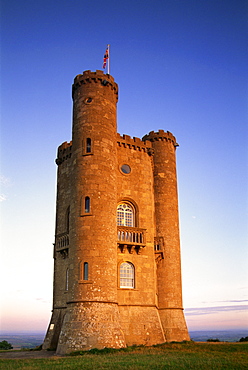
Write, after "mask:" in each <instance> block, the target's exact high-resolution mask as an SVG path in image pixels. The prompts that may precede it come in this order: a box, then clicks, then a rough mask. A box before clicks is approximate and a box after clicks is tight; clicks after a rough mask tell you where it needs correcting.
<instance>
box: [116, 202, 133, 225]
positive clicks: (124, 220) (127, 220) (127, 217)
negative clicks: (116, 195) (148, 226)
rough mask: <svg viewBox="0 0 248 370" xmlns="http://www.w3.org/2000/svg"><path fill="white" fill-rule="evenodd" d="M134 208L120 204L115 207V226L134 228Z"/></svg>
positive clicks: (126, 204) (127, 204)
mask: <svg viewBox="0 0 248 370" xmlns="http://www.w3.org/2000/svg"><path fill="white" fill-rule="evenodd" d="M134 219H135V214H134V208H133V207H132V206H131V205H130V204H129V203H121V204H119V205H118V207H117V225H118V226H129V227H134Z"/></svg>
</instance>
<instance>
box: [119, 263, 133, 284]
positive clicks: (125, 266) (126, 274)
mask: <svg viewBox="0 0 248 370" xmlns="http://www.w3.org/2000/svg"><path fill="white" fill-rule="evenodd" d="M120 288H129V289H133V288H134V265H133V264H132V263H130V262H123V263H122V264H121V265H120Z"/></svg>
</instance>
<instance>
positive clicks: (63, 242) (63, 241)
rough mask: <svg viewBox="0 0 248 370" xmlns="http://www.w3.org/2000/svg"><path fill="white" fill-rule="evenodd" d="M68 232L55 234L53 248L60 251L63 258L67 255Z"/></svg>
mask: <svg viewBox="0 0 248 370" xmlns="http://www.w3.org/2000/svg"><path fill="white" fill-rule="evenodd" d="M69 243H70V241H69V234H68V233H67V232H65V233H62V234H58V235H56V236H55V250H56V251H57V252H60V254H61V256H62V257H63V258H66V257H68V249H69Z"/></svg>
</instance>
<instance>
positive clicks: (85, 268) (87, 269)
mask: <svg viewBox="0 0 248 370" xmlns="http://www.w3.org/2000/svg"><path fill="white" fill-rule="evenodd" d="M83 279H84V280H88V279H89V264H88V262H84V271H83Z"/></svg>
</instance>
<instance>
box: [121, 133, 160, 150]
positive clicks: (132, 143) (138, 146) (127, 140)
mask: <svg viewBox="0 0 248 370" xmlns="http://www.w3.org/2000/svg"><path fill="white" fill-rule="evenodd" d="M117 145H118V146H119V147H124V148H129V149H133V150H138V151H143V152H145V153H148V154H149V155H152V154H153V148H152V143H151V142H150V141H143V140H141V139H140V138H138V137H133V138H131V136H129V135H123V136H121V135H120V134H118V133H117Z"/></svg>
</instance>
